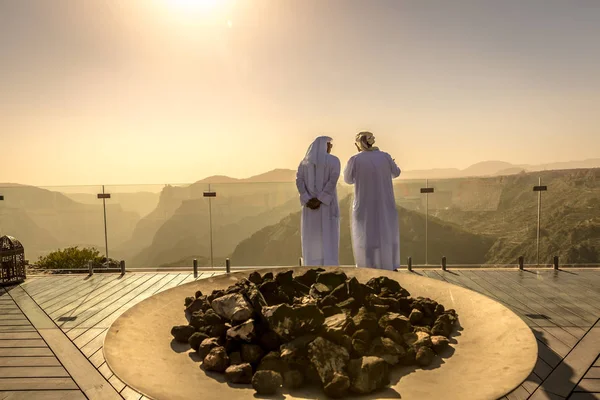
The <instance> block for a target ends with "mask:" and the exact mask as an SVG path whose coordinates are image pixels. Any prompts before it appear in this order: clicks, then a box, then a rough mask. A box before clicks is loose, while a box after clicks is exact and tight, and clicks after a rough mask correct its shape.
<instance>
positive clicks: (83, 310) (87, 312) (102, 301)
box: [53, 276, 151, 329]
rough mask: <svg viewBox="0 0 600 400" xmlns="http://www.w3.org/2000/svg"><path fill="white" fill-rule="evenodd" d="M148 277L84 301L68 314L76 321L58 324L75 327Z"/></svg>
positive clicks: (63, 326) (145, 280)
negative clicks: (92, 299)
mask: <svg viewBox="0 0 600 400" xmlns="http://www.w3.org/2000/svg"><path fill="white" fill-rule="evenodd" d="M150 278H151V276H147V277H146V276H144V277H143V278H142V279H136V280H135V281H134V282H131V283H130V284H129V285H126V286H124V287H122V288H121V287H117V288H115V291H114V292H113V291H110V293H108V294H107V295H106V296H104V295H102V296H101V297H100V298H98V299H97V300H96V301H89V302H88V303H85V304H84V305H82V307H80V308H78V309H77V312H76V313H70V314H69V315H71V316H76V317H77V320H76V321H68V322H61V323H59V326H60V327H62V328H64V329H72V328H77V327H78V325H80V324H81V323H83V322H84V321H85V320H87V319H88V318H90V317H92V316H94V315H95V314H96V313H98V312H101V311H103V310H106V308H107V307H111V305H112V306H114V304H115V302H116V301H118V300H119V299H121V298H122V297H123V296H126V295H127V294H128V293H130V292H131V291H133V290H135V289H137V288H138V287H139V286H141V285H143V284H144V283H146V282H147V281H148V280H149V279H150ZM53 318H54V316H53ZM87 327H93V324H92V326H89V325H88V326H87Z"/></svg>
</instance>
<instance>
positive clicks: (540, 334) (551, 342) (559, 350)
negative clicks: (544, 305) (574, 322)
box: [532, 328, 571, 358]
mask: <svg viewBox="0 0 600 400" xmlns="http://www.w3.org/2000/svg"><path fill="white" fill-rule="evenodd" d="M558 329H560V328H558ZM532 331H533V334H534V335H535V337H536V339H537V340H539V341H541V342H542V343H544V344H545V345H546V346H548V347H549V348H550V349H551V350H552V351H553V352H555V353H556V354H558V355H559V356H560V357H561V358H564V357H566V356H567V354H569V351H571V347H569V346H567V345H566V344H564V343H563V342H561V341H560V340H558V339H557V338H555V337H554V336H552V335H550V334H549V333H548V332H546V331H545V330H544V329H543V328H532Z"/></svg>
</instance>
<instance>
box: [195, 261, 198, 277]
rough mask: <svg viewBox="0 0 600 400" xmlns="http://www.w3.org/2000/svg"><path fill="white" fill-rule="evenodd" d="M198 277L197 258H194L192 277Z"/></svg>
mask: <svg viewBox="0 0 600 400" xmlns="http://www.w3.org/2000/svg"><path fill="white" fill-rule="evenodd" d="M197 277H198V260H196V259H195V258H194V278H197Z"/></svg>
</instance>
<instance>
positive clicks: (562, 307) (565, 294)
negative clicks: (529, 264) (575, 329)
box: [490, 271, 597, 327]
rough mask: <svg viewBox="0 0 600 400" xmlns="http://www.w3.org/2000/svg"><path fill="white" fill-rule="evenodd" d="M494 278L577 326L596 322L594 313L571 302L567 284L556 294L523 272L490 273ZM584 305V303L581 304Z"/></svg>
mask: <svg viewBox="0 0 600 400" xmlns="http://www.w3.org/2000/svg"><path fill="white" fill-rule="evenodd" d="M490 272H491V273H492V274H493V275H495V276H501V277H502V278H503V279H506V280H509V281H511V282H513V283H514V284H515V287H516V288H517V289H519V290H520V291H521V292H522V293H523V294H524V295H526V296H528V297H530V298H531V299H533V300H534V301H538V302H543V304H545V305H546V307H547V308H549V309H551V310H553V311H554V312H556V313H557V314H558V315H561V316H563V317H564V318H566V319H568V320H571V321H581V322H577V324H578V325H582V326H588V327H589V326H592V325H593V324H594V323H595V322H596V319H597V318H596V312H595V310H594V312H591V313H590V312H589V310H586V307H585V306H583V307H582V303H581V302H573V300H572V299H573V295H572V293H571V292H572V291H573V290H572V289H570V288H571V286H570V285H568V284H567V282H564V283H563V285H562V290H561V291H559V292H557V291H556V290H555V289H554V288H551V287H549V286H548V285H546V284H544V282H543V281H540V280H537V279H535V278H534V275H533V274H532V273H529V272H525V271H517V272H502V271H493V272H492V271H490ZM563 281H568V277H564V279H563ZM583 304H585V303H583Z"/></svg>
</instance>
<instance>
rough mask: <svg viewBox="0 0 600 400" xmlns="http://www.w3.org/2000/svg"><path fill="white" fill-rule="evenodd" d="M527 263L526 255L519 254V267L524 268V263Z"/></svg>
mask: <svg viewBox="0 0 600 400" xmlns="http://www.w3.org/2000/svg"><path fill="white" fill-rule="evenodd" d="M524 263H525V257H523V256H519V269H520V270H521V271H522V270H523V264H524Z"/></svg>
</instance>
